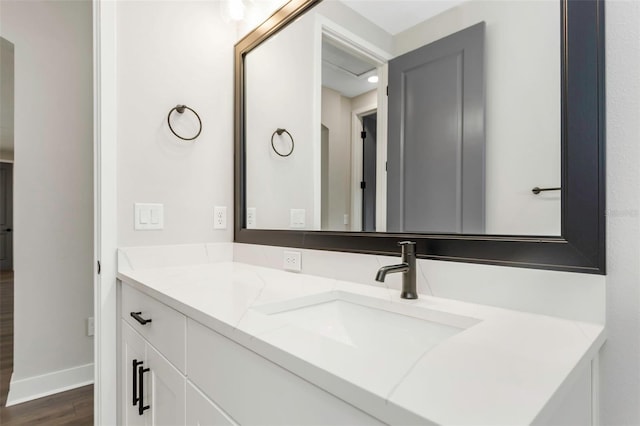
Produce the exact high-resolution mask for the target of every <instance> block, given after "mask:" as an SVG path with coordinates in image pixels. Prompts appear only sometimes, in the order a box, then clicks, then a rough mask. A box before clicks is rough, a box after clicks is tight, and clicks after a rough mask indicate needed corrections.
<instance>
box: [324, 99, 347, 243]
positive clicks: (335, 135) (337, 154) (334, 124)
mask: <svg viewBox="0 0 640 426" xmlns="http://www.w3.org/2000/svg"><path fill="white" fill-rule="evenodd" d="M322 124H323V125H324V126H326V127H327V128H328V129H329V159H328V162H329V164H328V166H329V176H328V186H329V188H328V192H329V197H328V198H329V208H328V221H327V226H326V227H324V226H323V228H322V229H326V230H332V231H346V230H348V229H349V225H345V224H344V215H345V214H347V215H350V211H351V99H349V98H346V97H344V96H342V95H341V94H340V93H338V92H336V91H335V90H332V89H329V88H327V87H323V88H322Z"/></svg>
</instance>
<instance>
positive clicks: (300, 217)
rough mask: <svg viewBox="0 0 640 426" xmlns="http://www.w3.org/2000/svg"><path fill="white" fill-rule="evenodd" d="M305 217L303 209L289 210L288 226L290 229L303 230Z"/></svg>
mask: <svg viewBox="0 0 640 426" xmlns="http://www.w3.org/2000/svg"><path fill="white" fill-rule="evenodd" d="M305 215H306V210H305V209H291V212H290V223H289V226H291V227H292V228H304V227H305Z"/></svg>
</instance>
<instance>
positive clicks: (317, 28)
mask: <svg viewBox="0 0 640 426" xmlns="http://www.w3.org/2000/svg"><path fill="white" fill-rule="evenodd" d="M312 48H313V74H312V81H313V99H312V101H311V102H312V104H311V113H312V123H311V126H312V127H311V128H312V129H314V130H313V131H312V140H311V144H312V147H313V227H312V229H314V230H318V231H319V230H321V229H322V135H321V131H320V129H321V126H322V117H321V115H322V27H321V25H320V24H319V22H318V20H317V19H316V20H315V22H314V28H313V46H312Z"/></svg>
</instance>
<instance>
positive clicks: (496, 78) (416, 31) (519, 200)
mask: <svg viewBox="0 0 640 426" xmlns="http://www.w3.org/2000/svg"><path fill="white" fill-rule="evenodd" d="M480 21H485V23H486V34H485V81H486V87H485V90H486V102H485V103H486V105H485V114H486V116H485V123H486V164H485V165H486V177H485V183H486V228H485V231H486V233H487V234H512V235H513V234H516V235H560V192H547V193H542V194H540V195H534V194H533V193H532V192H531V189H532V188H534V187H536V186H538V187H557V186H560V181H561V175H560V170H561V167H560V136H561V130H560V117H561V114H560V57H561V55H560V37H559V36H560V7H559V5H558V3H557V2H554V1H517V2H515V1H467V2H465V3H463V4H461V5H459V6H457V7H454V8H453V9H450V10H448V11H446V12H443V13H441V14H440V15H437V16H435V17H434V18H432V19H429V20H427V21H425V22H424V23H422V24H419V25H417V26H415V27H413V28H411V29H409V30H407V31H405V32H403V33H400V34H398V35H397V36H396V37H395V39H394V41H395V51H394V53H395V54H396V55H400V54H403V53H406V52H408V51H411V50H413V49H416V48H418V47H420V46H422V45H425V44H428V43H431V42H434V41H436V40H439V39H441V38H443V37H445V36H447V35H449V34H452V33H454V32H457V31H460V30H462V29H464V28H467V27H469V26H471V25H474V24H476V23H478V22H480ZM542 24H544V25H542ZM542 123H544V124H542Z"/></svg>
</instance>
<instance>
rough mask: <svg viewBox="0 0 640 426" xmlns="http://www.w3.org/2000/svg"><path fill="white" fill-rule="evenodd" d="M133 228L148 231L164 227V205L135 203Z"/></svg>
mask: <svg viewBox="0 0 640 426" xmlns="http://www.w3.org/2000/svg"><path fill="white" fill-rule="evenodd" d="M134 228H135V229H136V230H138V231H148V230H154V229H163V228H164V205H163V204H155V203H154V204H151V203H135V209H134Z"/></svg>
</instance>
